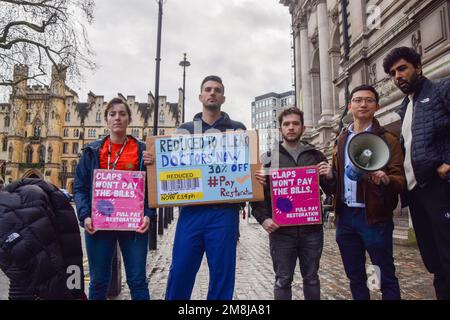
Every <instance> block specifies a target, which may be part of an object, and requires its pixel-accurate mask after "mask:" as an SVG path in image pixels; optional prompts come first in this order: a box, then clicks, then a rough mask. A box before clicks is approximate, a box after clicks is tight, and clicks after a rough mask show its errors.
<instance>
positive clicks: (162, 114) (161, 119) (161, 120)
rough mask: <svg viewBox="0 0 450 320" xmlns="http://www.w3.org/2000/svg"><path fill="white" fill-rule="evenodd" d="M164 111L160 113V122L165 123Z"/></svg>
mask: <svg viewBox="0 0 450 320" xmlns="http://www.w3.org/2000/svg"><path fill="white" fill-rule="evenodd" d="M164 118H165V117H164V111H163V110H161V112H160V113H159V123H164V120H165V119H164Z"/></svg>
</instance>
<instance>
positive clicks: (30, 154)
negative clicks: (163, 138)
mask: <svg viewBox="0 0 450 320" xmlns="http://www.w3.org/2000/svg"><path fill="white" fill-rule="evenodd" d="M27 75H28V67H27V66H23V65H18V66H16V67H15V68H14V80H15V81H19V80H21V79H24V78H26V76H27ZM65 80H66V79H65V72H64V71H63V72H60V73H58V72H57V71H56V69H55V68H54V69H53V72H52V77H51V84H50V86H40V85H33V86H29V85H28V84H27V81H26V80H25V81H19V82H18V84H17V85H15V86H14V87H13V90H12V94H11V95H10V98H9V102H8V103H1V104H0V179H2V180H3V181H5V183H6V184H7V183H9V182H11V181H13V180H16V179H20V178H26V177H37V178H42V179H45V180H46V181H49V182H51V183H53V184H55V185H57V186H58V187H61V188H66V189H68V190H69V192H72V185H73V179H74V173H75V168H76V166H77V164H78V161H79V158H80V156H81V152H82V149H83V146H84V145H85V144H87V143H89V142H91V141H94V140H96V139H98V138H101V137H104V136H105V135H107V134H108V130H107V129H106V123H105V120H104V110H105V106H106V104H107V101H106V100H105V98H104V96H99V95H95V94H94V93H92V92H89V94H88V97H87V102H80V101H79V98H78V95H77V93H76V92H74V91H73V90H71V89H70V88H69V87H68V86H67V85H66V83H65ZM182 93H183V92H182V90H181V89H179V95H178V102H177V103H169V102H168V101H167V97H165V96H160V97H159V115H158V134H159V135H164V134H170V133H172V132H173V131H174V130H175V128H177V127H178V125H179V124H180V121H181V118H182V114H181V112H182V108H181V104H182ZM118 97H119V98H121V99H122V100H123V101H126V102H127V103H128V105H129V106H130V108H131V112H132V115H131V118H132V122H131V124H130V126H129V127H128V134H131V135H133V136H134V137H136V138H138V139H141V140H145V138H146V137H147V136H149V135H152V134H153V108H154V100H155V99H154V96H153V95H152V94H151V93H149V95H148V97H147V101H146V102H138V101H136V99H135V96H127V97H125V96H123V95H122V94H120V93H119V94H118Z"/></svg>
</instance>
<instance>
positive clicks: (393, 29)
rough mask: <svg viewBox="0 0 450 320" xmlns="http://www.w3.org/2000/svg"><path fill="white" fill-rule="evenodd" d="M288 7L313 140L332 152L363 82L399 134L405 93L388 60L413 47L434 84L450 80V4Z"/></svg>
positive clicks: (322, 2) (294, 2) (302, 103)
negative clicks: (392, 52) (385, 66)
mask: <svg viewBox="0 0 450 320" xmlns="http://www.w3.org/2000/svg"><path fill="white" fill-rule="evenodd" d="M280 3H281V4H283V5H285V6H288V7H289V12H290V13H291V15H292V31H293V39H294V41H293V42H294V52H295V91H296V95H297V101H298V105H299V107H300V108H301V109H303V111H304V113H305V125H306V126H307V127H308V138H309V139H310V140H311V142H312V143H313V144H315V145H316V146H318V147H319V148H320V149H322V151H324V152H325V153H326V154H328V155H329V154H330V152H331V150H332V147H333V143H334V138H335V136H336V133H337V132H338V130H337V129H338V126H339V122H340V120H341V116H342V113H343V110H344V108H345V105H346V102H347V101H348V94H349V92H350V91H351V90H352V88H354V87H356V86H358V85H360V84H363V83H365V84H371V85H373V86H375V88H376V89H377V90H378V91H379V93H380V96H381V101H380V105H381V108H380V110H379V111H378V112H377V114H376V116H377V118H378V119H379V120H380V122H381V124H382V125H385V126H387V127H388V128H390V129H391V130H393V131H396V132H399V130H400V126H399V118H398V117H397V116H396V114H394V112H393V110H394V109H395V108H396V107H397V106H398V105H399V104H400V102H401V100H402V98H403V94H402V93H401V92H400V91H399V90H398V89H397V88H396V87H395V86H394V84H393V83H392V81H390V80H389V78H388V77H387V76H386V74H385V73H384V71H383V67H382V62H383V58H384V57H385V55H386V54H387V53H388V52H389V51H390V50H391V49H393V48H394V47H397V46H409V47H413V48H415V49H416V50H417V51H418V52H420V53H421V54H422V59H423V66H424V74H425V75H426V76H427V77H428V78H430V79H438V78H444V77H449V76H450V1H449V0H425V1H419V0H397V1H396V0H378V1H372V0H351V1H349V0H280Z"/></svg>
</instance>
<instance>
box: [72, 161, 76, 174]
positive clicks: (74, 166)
mask: <svg viewBox="0 0 450 320" xmlns="http://www.w3.org/2000/svg"><path fill="white" fill-rule="evenodd" d="M75 171H77V161H76V160H73V161H72V172H75Z"/></svg>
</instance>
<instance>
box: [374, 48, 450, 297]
mask: <svg viewBox="0 0 450 320" xmlns="http://www.w3.org/2000/svg"><path fill="white" fill-rule="evenodd" d="M383 68H384V71H385V72H386V73H387V74H389V75H390V76H391V78H392V80H393V82H394V83H395V85H396V86H397V87H398V88H399V89H400V90H401V91H402V92H403V93H405V94H406V95H407V96H406V97H405V99H404V100H403V102H402V104H401V106H400V108H399V114H400V117H401V119H402V142H403V146H404V151H405V161H404V167H405V174H406V180H407V186H408V192H407V195H406V197H404V198H406V200H407V202H408V203H407V204H408V205H409V210H410V213H411V219H412V222H413V225H414V231H415V233H416V238H417V243H418V245H419V249H420V253H421V255H422V259H423V261H424V264H425V266H426V268H427V269H428V271H429V272H431V273H433V274H434V287H435V291H436V297H437V299H445V300H448V299H450V183H449V181H448V180H449V175H450V78H447V79H443V80H441V81H436V82H434V81H430V80H428V79H427V78H426V77H424V76H423V73H422V62H421V57H420V55H419V54H418V53H417V52H415V51H414V50H413V49H411V48H407V47H399V48H395V49H393V50H392V51H391V52H390V53H389V54H388V55H387V56H386V57H385V59H384V62H383Z"/></svg>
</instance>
